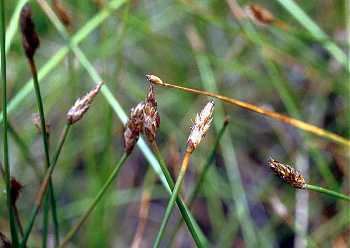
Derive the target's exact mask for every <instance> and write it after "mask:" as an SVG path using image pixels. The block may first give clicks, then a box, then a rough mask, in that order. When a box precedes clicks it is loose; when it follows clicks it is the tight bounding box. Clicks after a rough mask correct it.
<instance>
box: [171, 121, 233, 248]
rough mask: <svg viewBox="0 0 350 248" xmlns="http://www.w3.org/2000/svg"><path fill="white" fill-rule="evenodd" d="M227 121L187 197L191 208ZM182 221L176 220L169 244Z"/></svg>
mask: <svg viewBox="0 0 350 248" xmlns="http://www.w3.org/2000/svg"><path fill="white" fill-rule="evenodd" d="M228 123H229V122H228V121H227V120H225V122H224V124H223V125H222V127H221V129H220V131H219V133H218V136H217V138H216V141H215V145H214V147H213V149H212V150H211V152H210V154H209V156H208V158H207V161H206V163H205V165H204V166H203V169H202V171H201V172H200V175H199V179H198V180H197V182H196V185H195V186H194V188H193V190H192V193H191V195H190V196H189V198H188V201H187V202H188V207H189V208H191V207H192V205H193V203H194V200H195V199H196V197H197V196H198V193H199V192H200V190H201V187H202V184H203V182H204V179H205V176H206V175H207V172H208V170H209V168H210V165H212V164H213V162H214V159H215V154H216V152H217V150H218V149H219V145H220V141H221V138H222V136H223V134H224V132H225V130H226V128H227V125H228ZM182 223H183V219H180V220H179V221H178V223H177V224H176V225H175V229H174V230H175V231H174V233H173V235H172V237H171V239H170V244H171V243H172V241H173V240H174V238H175V237H176V233H177V232H178V231H179V229H180V227H181V225H182Z"/></svg>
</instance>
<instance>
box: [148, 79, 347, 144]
mask: <svg viewBox="0 0 350 248" xmlns="http://www.w3.org/2000/svg"><path fill="white" fill-rule="evenodd" d="M147 77H148V79H149V81H150V82H152V83H153V84H156V85H159V86H163V87H167V88H174V89H179V90H182V91H186V92H189V93H194V94H198V95H205V96H210V97H213V98H216V99H219V100H221V101H223V102H226V103H228V104H231V105H234V106H238V107H240V108H243V109H246V110H249V111H252V112H256V113H259V114H261V115H264V116H267V117H270V118H272V119H274V120H277V121H280V122H283V123H286V124H288V125H290V126H293V127H296V128H298V129H301V130H304V131H306V132H309V133H312V134H315V135H317V136H320V137H323V138H326V139H329V140H331V141H334V142H336V143H338V144H341V145H345V146H348V147H350V140H348V139H346V138H344V137H342V136H340V135H338V134H335V133H332V132H329V131H327V130H324V129H322V128H319V127H317V126H314V125H312V124H309V123H306V122H303V121H300V120H297V119H294V118H291V117H289V116H286V115H283V114H280V113H277V112H274V111H270V110H268V109H265V108H262V107H258V106H256V105H254V104H250V103H247V102H243V101H240V100H236V99H233V98H230V97H227V96H222V95H219V94H216V93H212V92H208V91H203V90H198V89H193V88H187V87H183V86H179V85H176V84H171V83H165V82H163V81H162V80H161V79H160V78H159V77H157V76H154V75H147Z"/></svg>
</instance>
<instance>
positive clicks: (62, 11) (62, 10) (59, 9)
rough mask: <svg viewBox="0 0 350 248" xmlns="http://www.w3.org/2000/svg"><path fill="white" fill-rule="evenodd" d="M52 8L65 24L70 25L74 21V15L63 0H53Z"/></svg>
mask: <svg viewBox="0 0 350 248" xmlns="http://www.w3.org/2000/svg"><path fill="white" fill-rule="evenodd" d="M52 8H53V10H54V11H55V13H56V15H57V16H58V18H59V19H60V20H61V22H62V23H63V25H64V26H66V27H69V26H70V25H71V23H72V15H71V13H70V11H69V10H68V9H67V7H66V6H64V5H63V3H62V1H61V0H53V1H52Z"/></svg>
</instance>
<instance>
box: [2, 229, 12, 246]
mask: <svg viewBox="0 0 350 248" xmlns="http://www.w3.org/2000/svg"><path fill="white" fill-rule="evenodd" d="M0 247H1V248H11V247H12V245H11V242H10V240H9V239H8V238H7V237H6V236H5V235H4V234H3V233H2V232H0Z"/></svg>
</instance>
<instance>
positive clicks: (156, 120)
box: [143, 84, 160, 143]
mask: <svg viewBox="0 0 350 248" xmlns="http://www.w3.org/2000/svg"><path fill="white" fill-rule="evenodd" d="M143 114H144V122H143V131H144V134H145V136H146V138H147V139H148V141H149V142H150V143H152V142H153V141H154V140H155V138H156V132H157V129H158V127H159V125H160V117H159V113H158V111H157V101H156V98H155V93H154V87H153V85H152V84H150V85H149V90H148V94H147V97H146V100H145V106H144V109H143Z"/></svg>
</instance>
